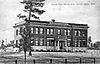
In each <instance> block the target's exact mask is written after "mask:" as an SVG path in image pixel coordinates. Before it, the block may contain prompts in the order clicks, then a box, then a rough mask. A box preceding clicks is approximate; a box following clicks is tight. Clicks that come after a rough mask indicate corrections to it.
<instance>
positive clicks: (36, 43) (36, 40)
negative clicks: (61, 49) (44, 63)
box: [35, 38, 38, 46]
mask: <svg viewBox="0 0 100 64" xmlns="http://www.w3.org/2000/svg"><path fill="white" fill-rule="evenodd" d="M35 45H36V46H38V38H36V39H35Z"/></svg>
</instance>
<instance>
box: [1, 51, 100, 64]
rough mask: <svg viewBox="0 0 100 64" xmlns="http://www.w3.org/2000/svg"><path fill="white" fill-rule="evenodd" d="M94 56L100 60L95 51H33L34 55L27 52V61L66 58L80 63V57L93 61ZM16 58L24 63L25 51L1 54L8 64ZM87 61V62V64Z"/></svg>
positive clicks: (38, 61) (30, 62)
mask: <svg viewBox="0 0 100 64" xmlns="http://www.w3.org/2000/svg"><path fill="white" fill-rule="evenodd" d="M94 57H95V58H96V62H97V63H98V62H100V55H99V54H97V55H94V53H68V52H32V56H29V55H28V52H27V62H28V64H32V63H34V60H35V62H36V63H40V64H48V63H50V59H52V62H53V63H56V64H57V63H58V64H59V63H60V64H61V63H62V64H63V63H65V59H67V62H69V63H77V64H78V63H79V62H80V58H81V60H82V62H87V63H90V64H91V62H92V63H93V62H94ZM15 60H17V61H18V62H19V64H24V53H23V52H20V53H18V52H17V53H13V52H6V53H2V54H1V55H0V61H1V62H2V63H4V62H6V63H7V64H8V63H9V64H10V63H11V62H12V64H15V63H14V62H15ZM87 63H86V64H87Z"/></svg>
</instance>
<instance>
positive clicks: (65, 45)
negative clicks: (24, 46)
mask: <svg viewBox="0 0 100 64" xmlns="http://www.w3.org/2000/svg"><path fill="white" fill-rule="evenodd" d="M25 26H26V22H22V23H17V24H15V26H14V28H15V36H14V37H15V43H16V44H17V45H18V44H19V43H20V41H19V39H20V38H21V36H20V34H19V33H20V30H21V28H24V29H25ZM28 26H29V27H30V31H31V32H30V39H31V44H32V45H31V46H32V49H34V50H49V51H51V50H56V51H57V50H69V49H73V50H74V49H83V48H86V47H87V45H88V44H87V37H88V28H89V26H88V25H87V24H75V23H63V22H55V20H53V21H37V20H32V21H30V25H28Z"/></svg>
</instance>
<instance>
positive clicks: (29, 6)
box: [17, 0, 45, 56]
mask: <svg viewBox="0 0 100 64" xmlns="http://www.w3.org/2000/svg"><path fill="white" fill-rule="evenodd" d="M44 1H45V0H23V1H22V2H20V3H22V4H24V5H25V6H24V10H23V11H24V12H26V13H28V15H29V16H26V15H21V14H18V15H17V17H19V19H21V18H22V19H24V21H26V26H25V28H24V30H22V31H21V33H20V35H21V36H22V41H23V44H22V47H23V49H24V52H25V53H26V50H27V46H28V47H29V50H30V51H29V55H30V56H31V55H32V54H31V43H30V27H29V25H30V20H31V18H34V19H38V20H40V19H39V17H38V16H36V15H35V14H36V13H37V14H38V15H41V14H43V13H44V12H45V11H44V10H40V9H39V8H40V7H43V6H44Z"/></svg>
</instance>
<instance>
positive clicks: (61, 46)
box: [59, 41, 65, 49]
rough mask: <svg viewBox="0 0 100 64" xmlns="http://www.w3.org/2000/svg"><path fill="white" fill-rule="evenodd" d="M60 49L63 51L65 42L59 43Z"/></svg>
mask: <svg viewBox="0 0 100 64" xmlns="http://www.w3.org/2000/svg"><path fill="white" fill-rule="evenodd" d="M59 44H60V49H64V47H65V41H59Z"/></svg>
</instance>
